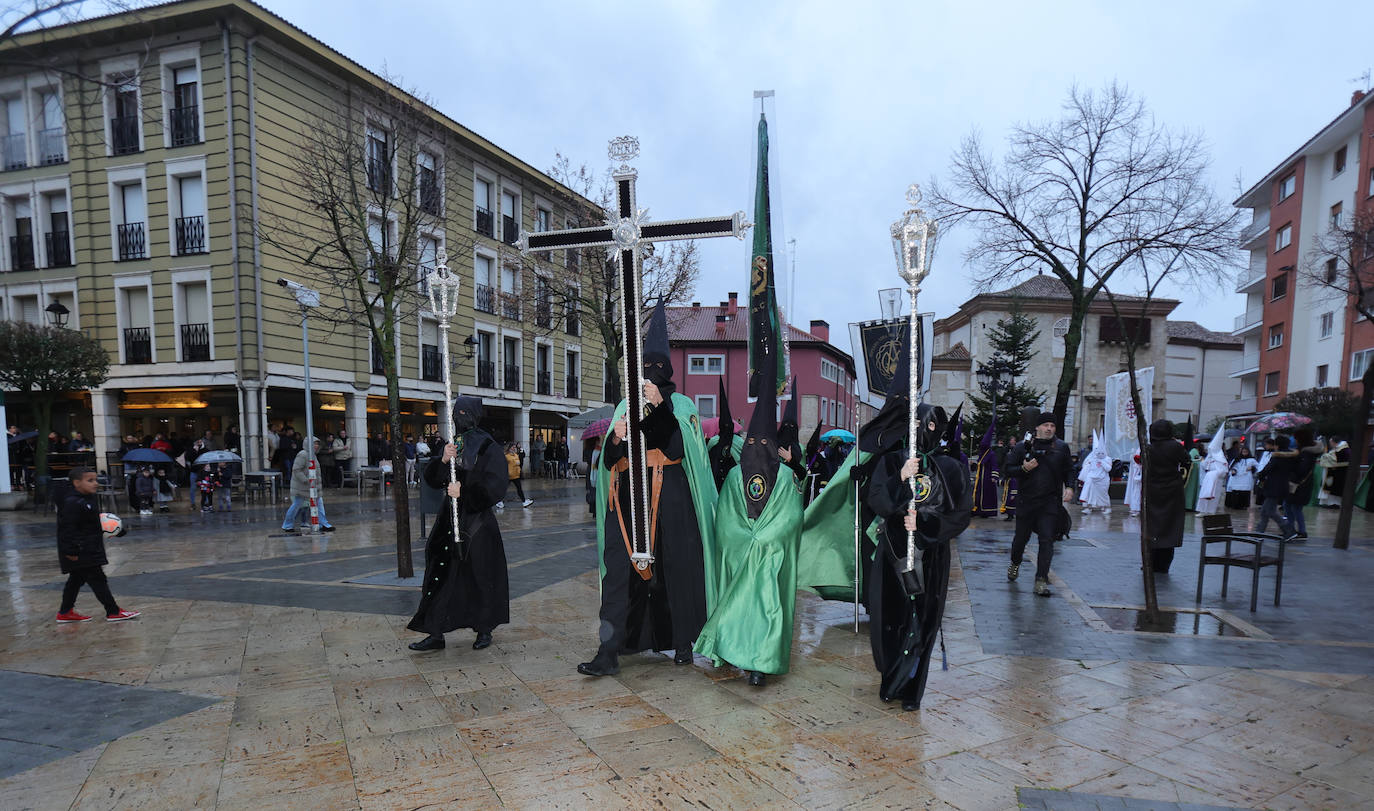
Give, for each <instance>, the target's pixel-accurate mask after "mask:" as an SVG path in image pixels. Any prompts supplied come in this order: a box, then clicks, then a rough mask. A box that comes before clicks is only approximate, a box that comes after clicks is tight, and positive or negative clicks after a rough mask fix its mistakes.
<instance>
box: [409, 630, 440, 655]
mask: <svg viewBox="0 0 1374 811" xmlns="http://www.w3.org/2000/svg"><path fill="white" fill-rule="evenodd" d="M407 647H409V648H410V649H411V650H416V651H427V650H443V649H444V635H443V634H430V635H429V636H427V637H425V638H424V639H421V640H420V641H419V642H412V643H410V645H408V646H407Z"/></svg>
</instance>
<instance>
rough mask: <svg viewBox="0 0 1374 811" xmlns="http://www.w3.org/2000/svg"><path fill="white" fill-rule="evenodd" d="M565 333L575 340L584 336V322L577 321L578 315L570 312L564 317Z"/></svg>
mask: <svg viewBox="0 0 1374 811" xmlns="http://www.w3.org/2000/svg"><path fill="white" fill-rule="evenodd" d="M563 331H564V332H565V333H567V334H568V335H571V336H572V337H574V338H576V337H578V336H579V335H581V334H582V322H581V321H579V320H577V313H575V312H569V313H568V314H567V315H566V316H564V317H563Z"/></svg>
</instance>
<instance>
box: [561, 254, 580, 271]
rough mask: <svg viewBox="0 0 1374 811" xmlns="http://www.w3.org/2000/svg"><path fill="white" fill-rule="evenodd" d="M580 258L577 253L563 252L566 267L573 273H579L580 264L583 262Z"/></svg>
mask: <svg viewBox="0 0 1374 811" xmlns="http://www.w3.org/2000/svg"><path fill="white" fill-rule="evenodd" d="M578 256H579V254H578V252H577V251H564V252H563V263H564V265H566V266H567V268H568V270H571V271H573V272H574V273H576V272H577V268H578V265H579V263H580V262H581V260H580V259H578Z"/></svg>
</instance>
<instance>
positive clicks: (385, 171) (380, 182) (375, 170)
mask: <svg viewBox="0 0 1374 811" xmlns="http://www.w3.org/2000/svg"><path fill="white" fill-rule="evenodd" d="M367 187H368V188H369V189H371V190H373V191H376V192H382V193H383V194H388V193H390V192H391V167H390V166H389V165H388V164H387V162H386V161H385V160H382V159H380V158H368V159H367Z"/></svg>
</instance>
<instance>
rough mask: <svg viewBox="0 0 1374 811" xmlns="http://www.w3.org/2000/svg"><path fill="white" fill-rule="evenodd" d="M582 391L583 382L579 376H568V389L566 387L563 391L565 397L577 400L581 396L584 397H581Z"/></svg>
mask: <svg viewBox="0 0 1374 811" xmlns="http://www.w3.org/2000/svg"><path fill="white" fill-rule="evenodd" d="M581 389H582V386H581V381H580V380H578V379H577V376H576V375H568V379H567V381H566V387H565V388H564V390H563V391H564V395H565V396H567V397H571V398H572V399H574V400H576V399H577V398H578V397H581V396H582V395H581Z"/></svg>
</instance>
